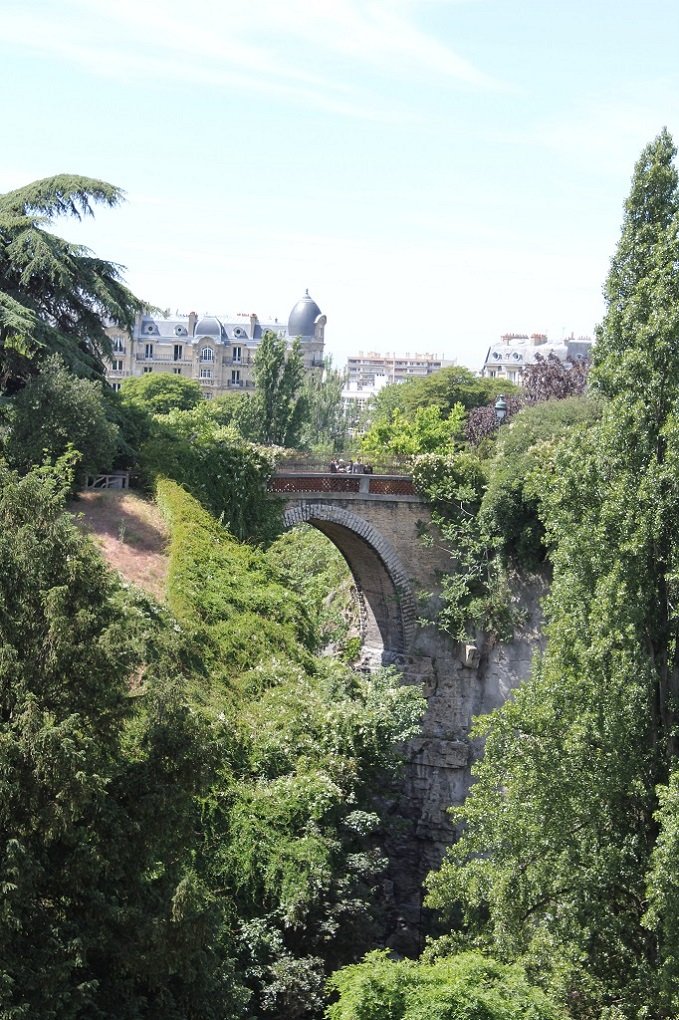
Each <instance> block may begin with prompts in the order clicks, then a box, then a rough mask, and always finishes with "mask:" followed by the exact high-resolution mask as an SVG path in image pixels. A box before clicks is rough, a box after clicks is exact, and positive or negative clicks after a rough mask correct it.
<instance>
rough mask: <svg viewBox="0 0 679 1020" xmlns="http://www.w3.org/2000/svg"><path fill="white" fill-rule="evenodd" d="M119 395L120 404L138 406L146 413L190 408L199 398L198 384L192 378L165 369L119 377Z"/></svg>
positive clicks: (161, 412) (167, 412)
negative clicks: (171, 373) (120, 380)
mask: <svg viewBox="0 0 679 1020" xmlns="http://www.w3.org/2000/svg"><path fill="white" fill-rule="evenodd" d="M120 396H121V400H122V403H123V404H129V405H132V406H133V407H138V408H141V409H143V410H146V411H148V412H149V414H169V412H170V411H175V410H176V411H190V410H191V409H192V408H194V407H195V406H196V404H199V403H200V402H201V400H202V394H201V391H200V386H199V385H198V383H197V382H196V381H195V380H194V379H184V378H182V376H179V375H168V374H165V373H162V374H161V373H156V374H154V373H150V374H149V375H141V376H136V377H135V376H130V378H128V379H123V382H122V385H121V387H120Z"/></svg>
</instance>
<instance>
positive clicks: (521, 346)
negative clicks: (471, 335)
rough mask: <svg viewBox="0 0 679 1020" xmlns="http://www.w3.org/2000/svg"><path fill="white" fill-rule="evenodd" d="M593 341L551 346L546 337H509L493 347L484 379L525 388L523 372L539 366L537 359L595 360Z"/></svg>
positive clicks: (573, 340)
mask: <svg viewBox="0 0 679 1020" xmlns="http://www.w3.org/2000/svg"><path fill="white" fill-rule="evenodd" d="M593 342H594V341H593V340H592V338H591V337H588V336H581V337H578V338H577V339H576V338H575V337H574V336H570V337H567V338H566V339H564V340H560V341H558V342H550V341H549V340H548V339H547V335H546V334H545V333H531V335H530V336H529V335H528V334H527V333H505V334H504V335H503V336H501V337H500V340H499V341H498V342H497V343H494V344H491V345H490V347H489V348H488V352H487V353H486V359H485V361H484V363H483V368H482V369H481V375H483V376H489V377H490V378H491V379H507V380H508V381H509V382H513V383H516V384H517V385H518V386H520V385H521V384H522V380H523V372H524V369H525V368H526V367H527V366H528V365H533V364H535V360H536V356H537V355H538V354H539V355H541V356H542V357H543V358H547V357H549V355H550V354H553V355H555V356H556V357H557V358H558V359H559V361H584V360H587V359H588V358H589V357H590V356H591V351H592V344H593Z"/></svg>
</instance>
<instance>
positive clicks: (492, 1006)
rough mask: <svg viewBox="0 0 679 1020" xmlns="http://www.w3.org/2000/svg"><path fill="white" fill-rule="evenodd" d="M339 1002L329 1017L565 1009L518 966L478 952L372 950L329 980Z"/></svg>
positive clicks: (539, 1014) (378, 1019) (496, 1016)
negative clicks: (402, 954)
mask: <svg viewBox="0 0 679 1020" xmlns="http://www.w3.org/2000/svg"><path fill="white" fill-rule="evenodd" d="M330 985H331V988H332V989H333V991H336V992H337V993H338V994H339V1001H338V1002H336V1003H334V1004H333V1005H332V1006H330V1008H329V1010H328V1018H329V1020H433V1018H436V1020H462V1018H464V1020H528V1018H530V1020H559V1018H560V1017H562V1016H563V1014H562V1013H561V1011H560V1010H559V1009H558V1008H557V1007H556V1006H555V1005H554V1003H552V1002H550V1000H549V999H548V998H547V996H546V995H545V994H544V993H543V992H541V991H540V990H539V989H537V988H535V987H533V986H531V985H530V983H529V982H528V981H527V979H526V975H525V974H524V973H523V971H522V970H521V968H520V967H517V966H503V965H502V964H499V963H496V962H495V961H493V960H490V959H488V958H487V957H483V956H481V955H480V954H477V953H459V954H458V955H455V956H450V957H446V956H445V955H444V956H442V957H439V956H437V954H436V953H435V952H433V951H432V950H429V952H428V953H427V954H425V958H423V960H422V961H417V962H415V961H412V960H400V961H398V962H396V961H394V960H391V959H389V954H388V953H386V952H374V953H370V954H369V955H368V956H367V957H366V958H365V960H364V961H363V962H362V963H359V964H355V965H354V966H351V967H345V968H344V970H342V971H340V972H339V973H337V974H335V975H334V976H333V978H332V980H331V982H330Z"/></svg>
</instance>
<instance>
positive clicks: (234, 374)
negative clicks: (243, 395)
mask: <svg viewBox="0 0 679 1020" xmlns="http://www.w3.org/2000/svg"><path fill="white" fill-rule="evenodd" d="M231 385H232V386H240V369H239V368H234V369H232V370H231Z"/></svg>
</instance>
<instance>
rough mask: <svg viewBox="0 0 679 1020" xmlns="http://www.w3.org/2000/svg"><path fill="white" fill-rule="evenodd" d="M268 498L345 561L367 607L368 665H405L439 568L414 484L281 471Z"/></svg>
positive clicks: (405, 479)
mask: <svg viewBox="0 0 679 1020" xmlns="http://www.w3.org/2000/svg"><path fill="white" fill-rule="evenodd" d="M269 491H270V492H272V493H276V494H277V495H279V496H282V497H283V498H284V499H285V505H286V508H285V515H284V519H285V524H286V527H294V526H295V525H296V524H302V523H308V524H311V525H313V526H314V527H315V528H317V529H318V530H319V531H322V532H323V534H324V535H327V537H328V538H329V539H330V541H331V542H333V543H334V545H335V546H337V548H338V549H339V550H340V552H341V553H342V555H343V556H344V558H345V560H346V561H347V564H348V566H349V569H350V570H351V573H352V574H353V577H354V580H355V583H356V588H357V591H358V595H359V599H360V603H361V629H362V639H363V649H364V656H365V658H366V659H367V660H370V661H372V662H378V663H380V662H381V663H383V664H385V665H388V664H391V663H399V664H402V663H403V662H404V661H405V658H404V657H407V656H409V655H410V654H411V652H412V650H413V647H414V644H415V638H416V633H417V618H418V608H417V599H418V594H419V592H420V591H422V590H425V591H427V590H431V586H432V584H433V582H434V575H435V571H436V565H437V564H436V554H435V553H434V552H433V550H430V549H427V548H426V547H425V545H424V544H423V542H422V541H421V538H420V535H421V532H422V531H423V529H428V528H430V527H431V515H430V513H429V509H428V507H427V504H426V503H425V501H424V500H423V499H422V498H421V497H420V496H418V495H417V493H416V492H415V489H414V487H413V482H412V478H410V477H409V476H407V475H372V474H371V475H367V474H360V475H342V474H329V473H328V474H319V473H311V472H309V473H295V474H294V475H293V474H287V473H282V472H281V473H279V474H277V475H275V476H274V477H273V478H272V479H271V482H270V484H269ZM439 555H440V554H439Z"/></svg>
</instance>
